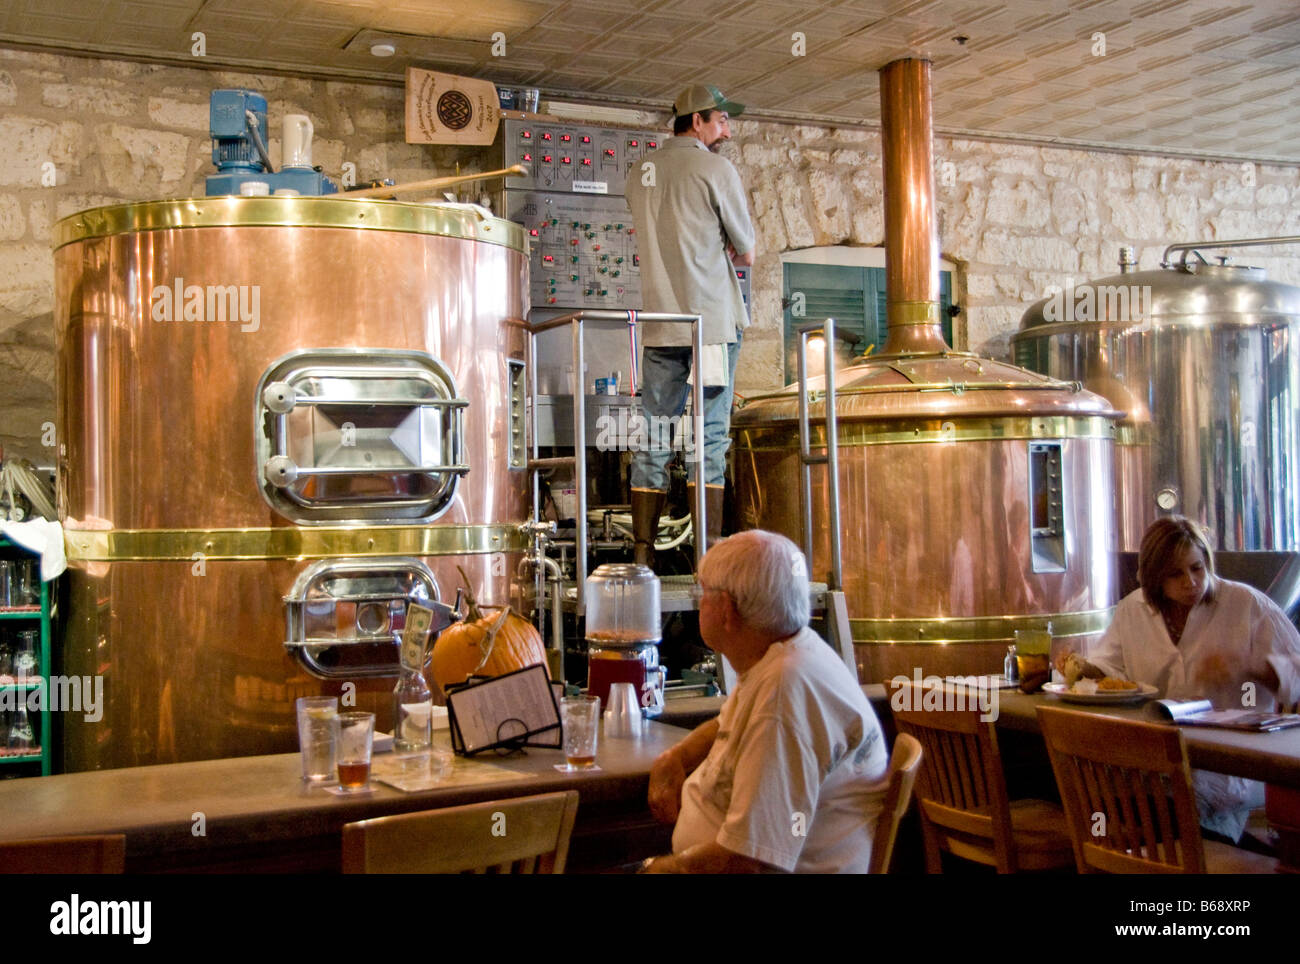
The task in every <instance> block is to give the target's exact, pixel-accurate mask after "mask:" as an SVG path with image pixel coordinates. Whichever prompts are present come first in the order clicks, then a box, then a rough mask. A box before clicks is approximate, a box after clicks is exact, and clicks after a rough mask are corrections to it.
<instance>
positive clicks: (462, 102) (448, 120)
mask: <svg viewBox="0 0 1300 964" xmlns="http://www.w3.org/2000/svg"><path fill="white" fill-rule="evenodd" d="M473 116H474V107H473V105H472V104H470V102H469V98H468V97H466V96H465V95H464V94H462V93H461V92H460V91H458V90H449V91H447V92H446V93H444V94H443V95H442V96H441V97H439V98H438V120H440V121H442V123H443V124H444V125H445V126H446V127H449V128H451V129H452V130H454V131H459V130H463V129H464V128H466V127H468V126H469V122H470V118H471V117H473Z"/></svg>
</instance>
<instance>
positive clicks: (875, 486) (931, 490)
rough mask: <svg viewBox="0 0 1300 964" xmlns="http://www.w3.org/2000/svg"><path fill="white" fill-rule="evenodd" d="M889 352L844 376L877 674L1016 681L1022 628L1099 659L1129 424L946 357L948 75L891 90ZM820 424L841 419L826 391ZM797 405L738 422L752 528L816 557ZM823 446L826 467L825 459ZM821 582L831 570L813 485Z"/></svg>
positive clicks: (844, 501)
mask: <svg viewBox="0 0 1300 964" xmlns="http://www.w3.org/2000/svg"><path fill="white" fill-rule="evenodd" d="M880 88H881V106H882V142H883V154H884V174H885V248H886V276H887V277H886V288H887V298H888V305H887V311H888V321H889V336H888V340H887V342H886V344H885V348H884V353H883V354H882V355H880V356H875V357H872V358H869V359H866V360H864V361H862V362H861V363H859V364H857V365H854V366H852V367H850V368H848V369H845V370H843V371H841V372H838V373H837V376H836V379H835V389H836V408H835V412H836V415H837V422H838V426H837V430H836V439H837V441H838V445H839V453H838V466H839V467H838V472H837V475H836V479H837V481H838V492H839V517H840V536H841V538H840V543H841V547H842V554H843V566H842V571H843V583H844V585H843V589H844V593H845V603H846V608H847V609H848V615H849V617H850V625H851V627H852V632H853V639H854V642H855V644H856V649H857V656H858V663H859V674H860V676H861V678H862V680H863V681H864V682H875V681H879V680H883V679H887V678H889V677H891V676H894V675H897V674H902V675H906V676H911V675H912V674H913V672H914V671H915V670H917V669H920V670H921V672H922V673H924V674H930V673H939V674H946V673H962V674H965V673H989V672H995V671H1000V670H1001V667H1002V660H1003V656H1004V655H1005V653H1006V647H1007V646H1008V645H1009V644H1010V643H1011V642H1013V641H1014V632H1015V630H1016V629H1021V628H1023V629H1031V628H1032V629H1039V628H1042V627H1044V625H1045V624H1046V623H1048V622H1050V623H1051V626H1052V631H1053V633H1054V634H1055V635H1056V636H1057V637H1058V638H1059V639H1061V640H1062V641H1069V642H1070V643H1071V644H1073V645H1074V646H1075V647H1076V648H1086V647H1087V645H1088V643H1089V642H1090V641H1091V640H1092V639H1093V638H1094V637H1096V636H1097V635H1098V634H1099V633H1100V632H1101V630H1102V629H1104V627H1105V626H1106V625H1107V623H1108V622H1109V619H1110V611H1111V607H1112V606H1113V605H1114V603H1115V594H1114V579H1113V575H1112V559H1111V556H1110V545H1111V539H1112V525H1113V522H1112V515H1111V511H1110V493H1111V486H1112V481H1111V464H1112V463H1111V453H1112V447H1113V441H1112V436H1113V423H1114V412H1113V410H1112V409H1111V406H1110V405H1109V403H1107V401H1106V400H1105V399H1104V398H1101V397H1100V396H1097V395H1094V394H1092V393H1090V392H1086V391H1083V390H1081V389H1080V388H1079V386H1078V385H1077V384H1071V383H1068V382H1061V381H1057V380H1054V379H1049V378H1044V377H1042V376H1040V375H1035V374H1033V373H1031V372H1026V371H1023V370H1021V369H1018V368H1013V367H1012V366H1010V365H1007V364H1005V363H1002V362H996V361H992V360H990V359H985V358H978V357H976V356H974V355H968V354H964V353H960V352H952V351H950V350H948V346H947V345H946V344H945V342H944V340H943V335H942V331H941V328H940V326H939V275H938V253H939V245H938V233H937V226H936V222H935V216H934V205H933V199H934V155H933V143H932V135H931V130H932V125H931V102H930V65H929V63H927V62H925V61H920V60H903V61H895V62H894V63H891V64H889V65H888V66H886V67H885V68H884V69H883V70H882V71H881V78H880ZM809 388H810V389H811V390H812V392H813V394H814V403H813V405H812V406H811V411H810V413H809V414H810V416H811V419H812V420H813V421H816V420H817V418H818V416H819V415H822V414H824V411H820V412H819V408H824V402H822V401H821V400H820V394H821V393H820V391H819V389H822V388H824V384H819V383H818V382H817V381H816V380H813V381H811V382H810V384H809ZM799 392H800V388H799V386H797V385H796V386H791V387H790V388H787V389H785V390H784V391H781V392H776V393H773V394H771V395H768V396H763V397H760V398H754V399H751V400H750V402H749V404H747V405H746V406H745V407H744V408H743V409H741V410H740V411H739V412H738V413H737V414H736V415H735V416H734V417H733V419H732V427H733V429H734V431H735V434H736V437H735V444H734V447H733V452H734V465H733V469H734V478H735V487H736V492H737V496H738V500H739V511H740V513H741V519H742V523H743V525H745V526H759V527H763V528H768V529H775V530H777V531H780V532H784V533H786V534H787V535H789V536H791V537H792V538H794V539H795V540H796V541H799V539H800V530H801V528H802V527H801V524H800V513H799V505H798V502H797V500H796V499H795V498H794V497H792V493H794V492H796V491H798V489H799V475H800V473H801V471H802V464H801V463H802V459H801V455H800V443H799V438H798V434H797V433H798V426H797V407H798V400H799ZM826 442H827V439H826V435H825V429H822V432H821V435H820V437H819V436H818V435H817V434H816V433H813V435H812V438H811V439H810V449H811V453H810V454H811V456H812V457H813V458H816V457H819V456H820V455H821V454H822V453H823V452H824V451H825V446H826ZM814 478H815V481H814V485H813V494H812V504H813V506H814V507H815V508H814V511H813V513H812V514H813V517H814V518H815V519H819V520H821V521H820V531H818V532H817V533H815V536H814V539H813V558H812V560H811V564H812V566H813V570H814V573H815V575H817V576H821V577H823V578H825V576H826V574H827V573H828V571H829V570H830V552H831V540H830V535H829V528H828V527H827V525H826V519H827V518H828V515H829V508H830V503H831V500H832V495H831V492H832V488H833V487H832V486H830V485H829V484H828V482H829V479H828V473H827V472H825V471H821V472H819V473H815V474H814Z"/></svg>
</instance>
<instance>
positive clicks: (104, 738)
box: [55, 197, 528, 770]
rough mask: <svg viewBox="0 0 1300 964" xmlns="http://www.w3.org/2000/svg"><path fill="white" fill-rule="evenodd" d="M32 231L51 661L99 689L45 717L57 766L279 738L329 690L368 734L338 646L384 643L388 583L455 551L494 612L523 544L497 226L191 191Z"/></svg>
mask: <svg viewBox="0 0 1300 964" xmlns="http://www.w3.org/2000/svg"><path fill="white" fill-rule="evenodd" d="M57 232H58V235H57V239H56V251H55V329H56V340H57V352H58V393H57V394H58V401H57V409H58V415H57V417H58V437H59V510H60V517H61V519H62V520H63V523H64V525H65V527H66V529H67V548H68V553H69V557H70V563H71V565H72V567H73V571H72V573H71V578H70V594H69V598H68V603H67V605H68V611H67V613H66V616H67V619H66V624H65V625H66V627H67V632H66V638H65V642H64V666H63V672H65V673H69V674H77V675H83V674H84V675H92V676H93V675H96V674H102V675H103V676H104V678H105V703H106V707H105V710H104V716H103V719H102V720H100V721H98V722H88V721H83V719H82V717H81V715H80V714H65V717H66V719H65V740H64V764H65V766H66V768H67V769H69V770H82V769H92V768H100V767H115V766H130V765H142V764H151V763H164V762H172V761H183V760H194V759H207V758H215V757H226V756H239V755H247V754H258V753H271V752H285V751H290V750H293V749H295V748H296V746H297V738H296V733H295V726H294V709H293V699H294V698H295V697H297V696H303V695H310V694H316V693H339V694H343V695H344V696H345V697H346V695H347V694H348V693H349V692H350V691H351V690H352V689H353V687H352V686H349V684H355V689H356V692H357V705H358V706H359V707H360V708H364V709H370V710H374V711H376V712H377V713H378V719H377V721H376V722H377V726H378V727H379V728H381V729H382V728H385V727H387V726H390V725H391V719H390V717H391V707H390V702H391V700H390V695H391V692H392V686H393V680H392V679H391V678H382V675H381V672H380V671H379V670H376V668H375V666H374V665H373V662H365V660H360V657H361V655H364V654H366V653H369V656H370V657H373V658H378V659H380V660H381V661H382V658H383V657H384V653H388V654H389V656H390V657H395V649H394V647H393V644H392V642H391V630H392V629H393V628H394V626H395V623H394V624H390V623H391V621H392V620H393V619H395V618H400V613H401V612H402V611H403V606H404V598H403V594H404V593H406V591H407V590H408V589H410V590H411V592H412V593H415V595H412V596H411V597H410V598H417V597H418V596H419V595H420V594H423V595H424V597H425V598H433V597H435V596H440V597H441V598H442V599H443V600H444V601H446V602H450V601H451V600H452V598H454V594H455V590H456V588H457V587H458V586H459V585H460V578H459V576H458V574H457V573H456V569H455V567H456V565H461V566H464V567H465V569H466V571H467V573H468V574H469V577H470V580H471V582H472V583H473V587H474V589H475V592H476V593H478V594H480V596H481V598H483V599H485V600H488V601H492V602H498V601H505V600H506V598H507V597H508V595H509V574H510V573H512V572H513V571H514V569H515V564H516V562H517V561H518V558H519V555H520V553H521V552H522V550H523V549H524V545H525V543H524V538H523V536H522V535H521V534H520V531H519V525H520V523H522V522H524V520H525V519H526V517H527V516H526V506H527V485H526V482H525V475H526V473H525V468H524V464H523V447H522V436H521V435H520V430H521V429H522V425H523V396H522V390H523V385H524V380H523V377H522V370H523V361H522V360H523V359H524V338H523V331H522V327H521V325H522V323H521V321H520V319H522V318H524V317H525V315H526V312H527V310H528V305H527V291H528V288H527V261H526V256H525V241H524V238H523V236H522V232H521V230H520V229H519V228H518V227H517V226H516V225H513V224H510V223H509V222H505V221H500V220H497V219H494V218H488V217H482V216H480V213H479V212H476V211H473V210H466V209H462V208H454V207H448V206H424V205H408V204H399V203H396V202H386V201H363V200H355V199H339V198H239V197H211V198H195V199H190V200H180V201H157V202H147V203H140V204H128V205H120V206H115V207H108V208H98V209H95V210H91V211H86V212H83V213H81V214H78V215H75V216H73V217H70V218H66V219H64V220H62V221H60V222H59V224H58V226H57ZM214 291H215V295H214ZM168 293H170V295H169V294H168ZM241 299H242V300H241ZM237 313H238V314H237ZM236 314H237V319H236V317H235V316H236ZM254 316H255V317H254ZM413 586H414V587H415V588H412V587H413ZM393 587H396V588H393ZM393 592H396V593H397V594H398V596H397V598H396V601H394V600H393V599H390V598H389V597H388V596H386V595H385V593H389V594H390V595H391V593H393ZM336 620H337V625H336V624H335V621H336ZM349 621H350V622H349ZM345 624H346V625H345ZM295 626H297V627H298V631H301V632H302V633H303V634H304V635H303V638H310V639H311V640H316V641H320V642H322V645H320V646H312V647H305V646H299V647H297V648H292V647H290V646H287V645H286V641H287V638H288V637H290V636H292V635H293V633H294V632H295V629H294V627H295ZM304 627H305V628H304ZM331 640H337V642H338V643H340V645H338V646H333V645H329V644H330V643H331ZM347 642H350V643H352V644H353V645H342V643H347ZM295 654H305V655H304V656H303V659H298V658H295ZM376 654H377V655H376ZM358 660H360V662H358ZM312 661H314V663H313V665H314V666H316V667H322V668H324V669H325V670H328V671H329V672H330V673H332V678H330V679H323V678H321V677H320V675H319V674H318V673H317V671H316V669H312V670H311V671H309V670H308V668H306V664H307V663H311V662H312ZM392 665H393V666H394V667H395V661H394V662H393V663H392ZM394 672H395V670H394ZM344 702H345V704H346V700H345V701H344Z"/></svg>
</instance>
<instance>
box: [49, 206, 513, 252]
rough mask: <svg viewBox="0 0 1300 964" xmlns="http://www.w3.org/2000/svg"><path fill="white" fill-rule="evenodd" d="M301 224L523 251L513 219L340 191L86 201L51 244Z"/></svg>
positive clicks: (56, 229)
mask: <svg viewBox="0 0 1300 964" xmlns="http://www.w3.org/2000/svg"><path fill="white" fill-rule="evenodd" d="M234 227H305V228H347V229H360V230H366V231H401V232H406V233H410V234H430V235H438V236H441V237H450V238H461V239H464V240H467V241H486V242H489V243H491V244H500V245H503V246H505V247H509V248H514V249H515V250H517V251H520V252H523V253H526V252H527V241H526V239H525V236H524V229H523V227H522V226H521V225H518V224H515V223H513V222H511V221H503V220H501V219H500V218H494V217H483V216H481V215H479V214H478V213H476V212H474V211H471V210H464V209H460V208H449V207H446V206H437V205H426V204H403V203H401V202H400V201H374V200H363V199H358V198H348V197H336V196H325V197H236V196H234V195H227V196H223V197H201V198H184V199H180V200H175V201H144V202H139V203H133V204H113V205H109V206H107V207H99V208H91V209H90V210H88V211H81V212H80V213H78V214H73V215H71V216H69V217H66V218H63V219H62V220H60V221H59V222H58V223H57V224H55V226H54V247H55V248H56V249H58V248H61V247H63V246H64V245H66V244H72V243H74V242H76V241H84V240H87V239H90V238H104V237H110V236H112V235H118V234H130V233H134V232H137V231H164V230H172V229H177V228H234Z"/></svg>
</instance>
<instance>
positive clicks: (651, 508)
mask: <svg viewBox="0 0 1300 964" xmlns="http://www.w3.org/2000/svg"><path fill="white" fill-rule="evenodd" d="M667 495H668V493H666V492H660V491H659V490H658V489H633V490H632V538H633V540H634V541H633V543H632V561H633V562H635V563H636V564H637V565H638V566H649V567H650V568H651V569H654V567H655V536H657V535H658V534H659V513H660V512H662V511H663V508H664V499H665V498H667Z"/></svg>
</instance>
